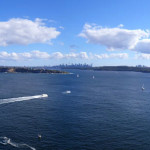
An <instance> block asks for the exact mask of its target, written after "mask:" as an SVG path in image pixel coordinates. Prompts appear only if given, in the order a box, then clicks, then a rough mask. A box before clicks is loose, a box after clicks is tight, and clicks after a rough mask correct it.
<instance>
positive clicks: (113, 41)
mask: <svg viewBox="0 0 150 150" xmlns="http://www.w3.org/2000/svg"><path fill="white" fill-rule="evenodd" d="M120 27H123V25H120V26H119V27H116V28H107V27H101V26H96V25H90V24H85V25H84V27H83V30H82V32H81V33H80V34H79V36H80V37H83V38H85V39H87V42H89V43H94V44H100V45H104V46H106V47H107V49H108V50H126V49H129V50H131V49H134V47H135V46H136V44H137V43H138V42H139V40H141V39H143V38H148V37H149V31H147V30H141V29H137V30H128V29H123V28H120Z"/></svg>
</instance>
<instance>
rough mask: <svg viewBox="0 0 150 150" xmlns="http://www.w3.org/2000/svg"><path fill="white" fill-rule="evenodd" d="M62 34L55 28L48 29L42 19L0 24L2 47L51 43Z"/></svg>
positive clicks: (10, 21)
mask: <svg viewBox="0 0 150 150" xmlns="http://www.w3.org/2000/svg"><path fill="white" fill-rule="evenodd" d="M59 34H60V32H59V31H57V30H56V28H54V27H47V26H46V25H45V24H44V22H43V21H42V19H39V18H36V19H35V20H34V21H32V20H29V19H21V18H12V19H10V20H8V21H6V22H0V46H7V45H12V44H20V45H27V44H32V43H50V42H51V40H52V39H55V38H56V37H57V36H58V35H59Z"/></svg>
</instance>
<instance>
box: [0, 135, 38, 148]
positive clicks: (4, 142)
mask: <svg viewBox="0 0 150 150" xmlns="http://www.w3.org/2000/svg"><path fill="white" fill-rule="evenodd" d="M0 140H1V141H0V144H3V145H8V144H9V145H11V146H13V147H17V148H25V147H28V148H30V149H31V150H36V149H35V148H34V147H32V146H30V145H28V144H25V143H23V144H19V143H16V142H12V140H11V139H10V138H7V137H0Z"/></svg>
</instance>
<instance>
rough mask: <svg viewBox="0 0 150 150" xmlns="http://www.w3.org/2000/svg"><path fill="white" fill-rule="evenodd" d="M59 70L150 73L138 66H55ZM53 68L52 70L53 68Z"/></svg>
mask: <svg viewBox="0 0 150 150" xmlns="http://www.w3.org/2000/svg"><path fill="white" fill-rule="evenodd" d="M55 67H56V68H60V69H80V70H94V71H132V72H143V73H150V67H146V66H142V65H138V66H135V67H134V66H99V67H93V66H92V65H88V64H72V65H59V66H55ZM55 67H54V66H53V68H55Z"/></svg>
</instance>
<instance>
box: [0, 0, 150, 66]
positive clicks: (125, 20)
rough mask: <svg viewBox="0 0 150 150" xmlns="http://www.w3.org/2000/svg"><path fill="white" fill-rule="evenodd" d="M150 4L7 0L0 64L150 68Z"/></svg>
mask: <svg viewBox="0 0 150 150" xmlns="http://www.w3.org/2000/svg"><path fill="white" fill-rule="evenodd" d="M149 10H150V1H149V0H143V1H140V0H132V1H130V0H122V1H121V0H113V1H112V0H100V1H99V0H93V1H91V0H74V1H70V0H61V1H59V0H55V1H53V0H38V1H36V0H21V1H20V0H13V1H12V0H2V1H1V5H0V65H1V66H2V65H5V66H6V65H8V66H13V65H14V66H42V65H51V66H53V65H59V64H63V63H64V64H71V63H82V64H84V63H87V64H93V66H108V65H109V66H113V65H114V66H119V65H127V66H136V65H139V64H141V65H145V66H150V21H149V17H150V15H149Z"/></svg>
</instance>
